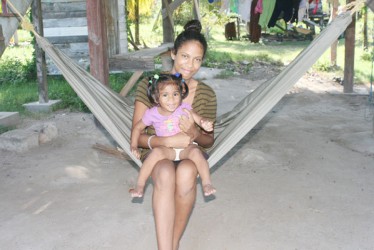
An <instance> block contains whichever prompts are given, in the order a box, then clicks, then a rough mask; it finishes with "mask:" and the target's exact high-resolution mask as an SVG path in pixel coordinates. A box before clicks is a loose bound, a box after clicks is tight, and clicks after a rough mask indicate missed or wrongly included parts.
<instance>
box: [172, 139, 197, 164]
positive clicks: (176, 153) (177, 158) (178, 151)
mask: <svg viewBox="0 0 374 250" xmlns="http://www.w3.org/2000/svg"><path fill="white" fill-rule="evenodd" d="M192 144H195V145H197V143H196V142H193V143H192ZM173 149H174V151H175V159H174V161H180V160H181V159H180V158H179V155H180V153H181V152H182V150H184V148H173Z"/></svg>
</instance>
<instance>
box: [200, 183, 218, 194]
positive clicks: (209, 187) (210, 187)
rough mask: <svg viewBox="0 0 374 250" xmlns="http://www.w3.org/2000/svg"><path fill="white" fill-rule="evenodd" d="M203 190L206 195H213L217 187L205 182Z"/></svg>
mask: <svg viewBox="0 0 374 250" xmlns="http://www.w3.org/2000/svg"><path fill="white" fill-rule="evenodd" d="M203 191H204V195H205V196H209V195H212V194H214V193H215V192H216V189H215V188H214V187H213V185H212V184H204V185H203Z"/></svg>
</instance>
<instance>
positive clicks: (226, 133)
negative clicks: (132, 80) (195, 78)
mask: <svg viewBox="0 0 374 250" xmlns="http://www.w3.org/2000/svg"><path fill="white" fill-rule="evenodd" d="M8 4H9V5H11V7H12V9H13V10H14V11H15V12H16V13H17V14H18V15H19V16H20V18H21V20H22V27H24V28H25V29H27V30H29V31H31V32H33V33H34V34H35V37H36V41H37V43H38V44H39V46H40V47H41V48H42V49H43V50H44V51H45V53H46V54H47V55H48V56H49V57H50V58H51V59H52V61H53V62H54V63H55V65H56V66H57V67H58V68H59V70H60V71H61V73H62V75H63V76H64V77H65V79H66V81H67V82H68V83H69V84H70V86H71V87H72V88H73V89H74V91H75V92H76V93H77V94H78V96H79V97H80V98H81V100H82V101H83V102H84V103H85V104H86V106H87V107H88V108H89V109H90V111H91V112H92V113H93V115H94V116H95V117H96V118H97V119H98V120H99V122H100V123H101V124H102V125H103V127H104V128H105V129H106V130H107V131H108V133H109V134H110V135H111V136H112V137H113V139H114V140H116V142H117V143H118V144H119V145H120V147H121V148H122V149H123V150H124V151H125V152H126V154H128V155H129V156H130V157H131V159H132V160H133V161H134V162H135V163H136V164H137V165H138V166H141V164H142V163H141V162H140V161H139V160H138V159H137V158H135V157H134V156H133V154H132V153H131V151H130V144H129V142H130V135H131V127H132V114H133V111H134V107H133V103H131V102H130V100H128V99H126V98H123V97H121V96H120V95H119V94H118V93H116V92H114V91H113V90H111V89H110V88H108V87H107V86H105V85H104V84H101V83H100V82H99V81H98V80H97V79H96V78H94V77H93V76H92V75H91V74H90V73H89V72H87V71H86V70H84V69H83V68H82V67H80V66H79V65H78V64H77V63H76V62H75V61H73V60H72V59H71V58H69V57H68V56H67V55H66V54H64V53H63V52H61V51H60V50H59V49H58V48H56V47H54V46H53V45H52V44H50V43H49V42H48V41H47V40H46V39H45V38H43V37H41V36H40V35H39V34H38V33H37V32H36V31H35V30H34V27H33V26H32V25H31V24H30V25H28V24H24V23H29V22H28V21H27V20H26V19H25V18H23V16H22V15H20V13H19V12H18V11H17V10H16V8H14V6H13V5H12V4H11V2H10V1H9V0H8ZM352 14H353V12H351V11H347V12H345V13H342V14H340V15H338V16H337V17H336V18H335V19H334V21H333V22H331V23H330V24H329V25H328V26H327V27H326V28H325V29H324V30H323V31H322V32H321V33H320V34H319V35H318V36H317V37H316V38H315V39H314V40H313V41H312V42H311V44H310V45H309V46H308V47H307V48H305V49H304V50H303V51H302V52H301V53H300V54H299V55H298V56H297V57H296V58H295V59H294V60H293V61H292V62H291V63H290V64H289V65H288V66H287V67H286V68H285V69H284V70H282V72H281V73H280V74H279V75H278V76H276V77H275V78H273V79H271V80H269V81H267V82H265V83H264V84H262V85H261V86H260V87H258V88H256V89H255V91H253V92H252V93H250V94H249V95H248V96H247V97H246V98H244V99H243V100H242V101H241V102H240V103H238V104H237V105H236V106H235V108H234V109H233V111H231V112H228V113H225V114H223V115H221V116H220V117H218V118H217V121H216V125H215V137H216V140H215V144H214V146H213V147H212V148H211V149H210V150H209V154H210V157H209V159H208V162H209V165H210V167H212V166H214V165H215V164H217V163H218V162H219V160H220V159H222V158H223V156H224V155H225V154H226V153H227V152H229V151H230V150H231V149H232V148H233V147H234V146H235V145H236V144H237V143H238V142H239V141H240V140H241V139H242V138H243V137H244V136H245V135H246V134H247V133H248V132H249V131H250V130H251V129H252V128H253V127H254V126H255V125H256V124H257V123H258V122H259V121H260V120H261V119H262V118H263V117H265V115H266V114H267V113H268V112H269V111H270V110H271V109H272V108H273V107H274V106H275V105H276V104H277V102H278V101H279V100H280V99H281V98H282V97H283V96H284V95H285V94H286V93H287V92H288V91H289V89H290V88H291V87H292V86H293V85H294V84H295V83H296V82H297V81H298V80H299V79H300V78H301V77H302V76H303V75H304V74H305V73H306V71H307V70H308V69H309V68H310V67H311V66H312V65H313V64H314V63H315V62H316V61H317V60H318V58H319V57H320V56H321V55H322V54H323V53H324V52H325V50H326V49H327V48H328V47H329V46H331V44H332V43H333V42H334V41H336V40H337V39H338V37H339V36H340V34H341V33H343V32H344V30H345V29H346V28H347V26H348V25H349V24H350V23H351V21H352V17H351V15H352Z"/></svg>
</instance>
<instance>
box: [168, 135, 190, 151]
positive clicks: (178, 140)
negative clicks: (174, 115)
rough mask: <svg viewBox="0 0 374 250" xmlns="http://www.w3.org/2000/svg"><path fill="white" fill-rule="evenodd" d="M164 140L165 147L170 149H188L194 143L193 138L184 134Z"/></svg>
mask: <svg viewBox="0 0 374 250" xmlns="http://www.w3.org/2000/svg"><path fill="white" fill-rule="evenodd" d="M164 138H165V144H166V145H165V146H166V147H169V148H186V147H188V145H190V144H191V143H192V142H193V141H191V138H190V137H189V136H188V135H187V134H185V133H183V132H181V133H178V134H176V135H173V136H168V137H164Z"/></svg>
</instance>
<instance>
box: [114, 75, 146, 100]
mask: <svg viewBox="0 0 374 250" xmlns="http://www.w3.org/2000/svg"><path fill="white" fill-rule="evenodd" d="M143 72H144V71H143V70H137V71H135V72H134V74H132V76H131V77H130V79H129V80H128V81H127V83H126V84H125V86H123V88H122V89H121V91H120V92H119V95H120V96H127V94H128V93H129V92H130V90H131V89H132V87H134V85H135V83H136V82H137V81H138V80H139V78H140V77H141V76H142V75H143Z"/></svg>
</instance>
